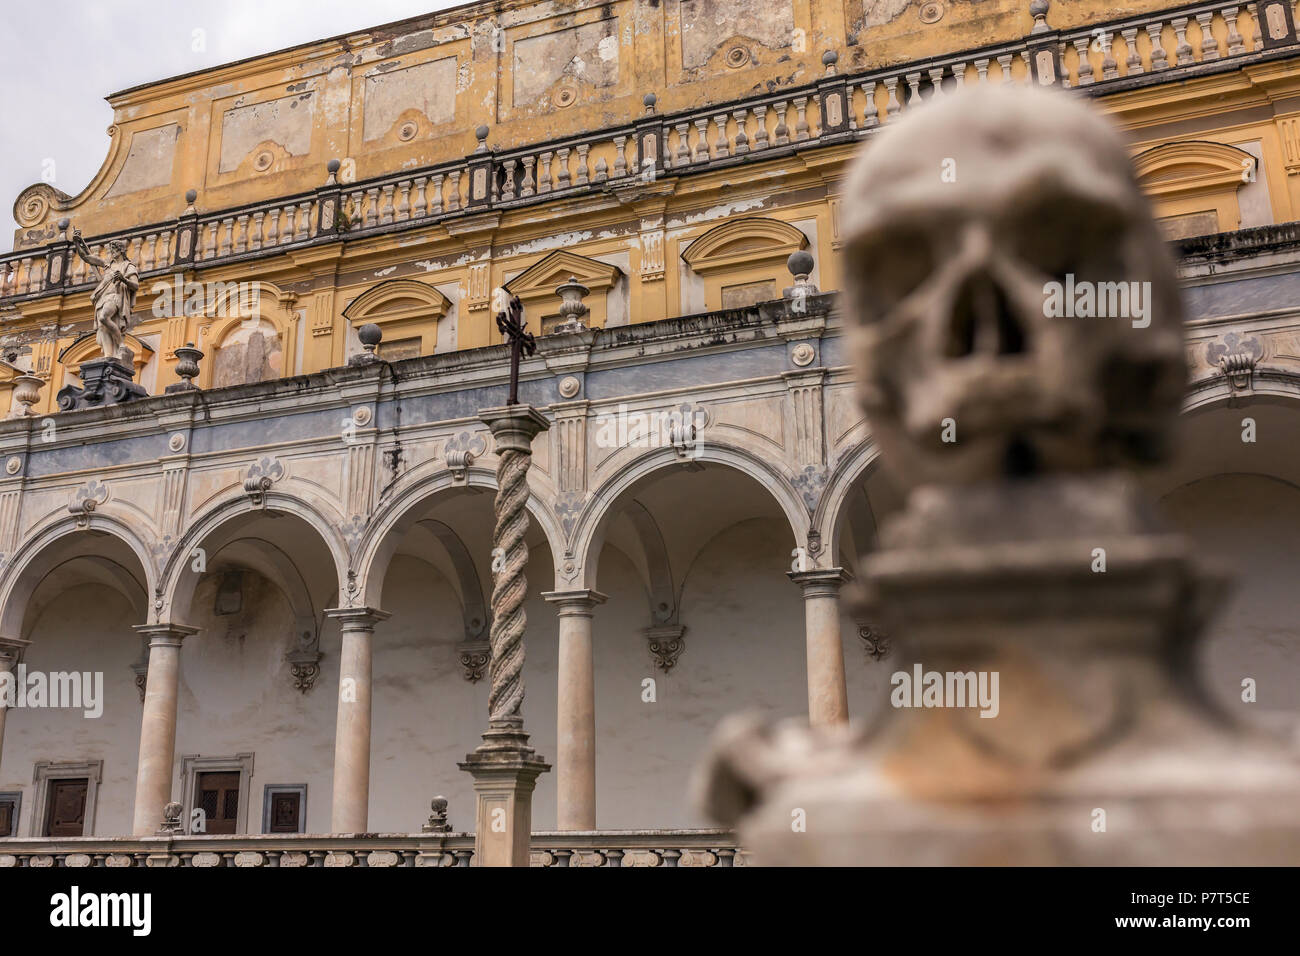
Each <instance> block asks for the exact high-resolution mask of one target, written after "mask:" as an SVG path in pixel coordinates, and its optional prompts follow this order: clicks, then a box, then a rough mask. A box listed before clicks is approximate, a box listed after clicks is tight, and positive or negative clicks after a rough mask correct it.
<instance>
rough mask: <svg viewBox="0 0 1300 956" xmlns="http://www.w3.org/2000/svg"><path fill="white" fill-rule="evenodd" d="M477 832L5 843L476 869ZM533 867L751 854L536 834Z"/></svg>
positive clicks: (673, 840)
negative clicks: (474, 866)
mask: <svg viewBox="0 0 1300 956" xmlns="http://www.w3.org/2000/svg"><path fill="white" fill-rule="evenodd" d="M473 857H474V834H472V833H437V834H429V833H412V834H406V833H370V834H343V835H332V836H325V835H314V834H248V835H235V836H158V837H143V838H141V837H67V838H58V839H55V838H39V839H5V840H0V869H4V868H7V867H23V866H29V867H54V866H60V867H70V868H74V869H75V868H81V867H132V866H134V867H171V866H196V867H218V866H234V867H263V866H270V867H300V866H314V867H347V866H356V867H396V866H404V867H416V866H421V867H423V866H437V867H457V866H471V865H472V864H473ZM532 865H533V866H540V867H547V866H687V867H701V866H735V865H741V866H743V865H745V855H744V852H743V851H742V850H740V849H739V848H738V847H737V846H736V842H735V838H734V836H733V835H732V833H731V832H730V831H728V830H596V831H590V832H563V833H561V832H555V833H534V834H533V842H532Z"/></svg>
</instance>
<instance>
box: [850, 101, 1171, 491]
mask: <svg viewBox="0 0 1300 956" xmlns="http://www.w3.org/2000/svg"><path fill="white" fill-rule="evenodd" d="M842 234H843V236H844V251H845V259H844V269H845V290H846V309H847V317H848V318H847V321H848V323H849V324H850V326H851V327H852V328H853V334H854V336H855V342H856V344H855V350H856V351H855V354H856V364H857V367H858V374H859V382H860V390H859V397H860V400H861V403H862V405H863V408H864V410H865V411H866V414H867V418H868V420H869V422H870V424H871V427H872V430H873V434H874V435H875V437H876V439H877V441H879V443H880V445H881V448H882V452H883V454H884V460H885V463H886V465H887V466H888V467H890V468H891V469H892V470H893V471H894V473H895V475H896V476H897V477H899V478H901V479H902V481H903V482H904V484H906V485H908V486H914V485H922V484H932V483H934V484H956V483H971V482H980V481H988V480H995V479H998V478H1004V477H1028V476H1034V475H1043V474H1048V473H1060V472H1080V471H1091V470H1095V469H1105V468H1113V467H1121V466H1125V465H1132V464H1142V463H1150V462H1156V461H1159V460H1162V459H1163V458H1164V457H1165V456H1166V444H1167V442H1166V439H1167V437H1168V436H1169V434H1170V433H1171V431H1172V423H1173V420H1174V419H1175V417H1176V415H1177V412H1178V408H1179V403H1180V400H1181V397H1182V394H1183V387H1184V380H1185V374H1186V370H1185V359H1184V353H1183V326H1182V321H1183V320H1182V311H1181V304H1180V299H1179V292H1178V287H1177V284H1176V276H1175V272H1174V267H1173V262H1172V258H1171V257H1170V255H1169V254H1168V252H1167V250H1166V249H1165V246H1164V243H1163V241H1162V240H1161V238H1160V236H1159V234H1158V232H1157V229H1156V227H1155V223H1154V221H1153V219H1152V216H1151V212H1150V208H1149V206H1148V204H1147V202H1146V200H1145V198H1144V197H1143V195H1142V193H1141V191H1140V190H1139V188H1138V185H1137V182H1136V180H1135V178H1134V175H1133V172H1132V166H1131V163H1130V161H1129V156H1128V153H1127V151H1126V150H1125V148H1124V146H1123V143H1122V141H1121V139H1120V137H1119V135H1118V133H1117V132H1116V130H1115V129H1113V128H1112V126H1111V125H1110V123H1109V122H1108V121H1106V120H1105V119H1103V118H1102V117H1101V116H1100V115H1099V114H1098V113H1096V112H1095V111H1094V110H1093V109H1092V108H1091V107H1089V106H1086V105H1085V104H1084V102H1083V101H1082V100H1081V99H1079V98H1078V97H1076V96H1074V95H1071V94H1067V93H1063V92H1054V91H1046V90H1040V89H1032V88H1024V87H1011V86H1002V87H989V86H978V87H976V86H972V87H965V88H963V89H960V90H957V91H954V92H952V93H948V94H945V95H943V96H942V97H940V98H938V99H936V100H933V101H931V102H929V103H926V104H924V105H923V106H921V107H920V108H918V109H916V110H915V111H911V110H909V111H908V112H907V113H906V114H905V115H904V116H903V117H901V118H900V119H899V120H898V121H897V124H896V125H893V126H891V127H890V128H889V129H887V130H885V131H884V132H883V133H881V134H880V135H879V138H878V139H876V140H873V141H872V142H871V143H870V144H868V146H867V147H866V149H865V150H864V151H863V153H862V155H861V156H860V157H859V158H858V159H857V160H856V162H855V164H854V165H853V167H852V169H851V170H850V173H849V177H848V181H847V184H846V189H845V194H844V200H843V212H842Z"/></svg>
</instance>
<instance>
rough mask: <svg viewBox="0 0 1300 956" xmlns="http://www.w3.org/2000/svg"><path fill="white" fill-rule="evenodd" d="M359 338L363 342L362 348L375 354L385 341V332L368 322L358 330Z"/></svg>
mask: <svg viewBox="0 0 1300 956" xmlns="http://www.w3.org/2000/svg"><path fill="white" fill-rule="evenodd" d="M357 338H359V339H360V340H361V347H362V348H364V349H365V350H366V351H367V352H370V353H373V352H374V351H375V349H376V348H378V347H379V343H380V342H382V341H383V340H384V330H383V329H381V328H380V327H379V326H377V325H376V324H375V323H373V322H367V323H366V324H365V325H363V326H361V328H359V329H357Z"/></svg>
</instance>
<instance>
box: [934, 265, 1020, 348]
mask: <svg viewBox="0 0 1300 956" xmlns="http://www.w3.org/2000/svg"><path fill="white" fill-rule="evenodd" d="M1024 350H1025V333H1024V327H1023V326H1022V325H1021V324H1020V320H1019V319H1018V318H1017V317H1016V314H1015V312H1014V311H1013V310H1012V308H1011V303H1010V301H1009V300H1008V299H1007V297H1006V295H1005V294H1004V293H1003V291H1002V288H1001V287H1000V286H999V285H998V284H997V283H996V282H994V281H993V279H992V278H990V277H989V276H988V275H986V274H984V273H974V274H972V275H969V276H967V277H966V278H965V279H964V280H962V284H961V287H960V288H959V289H958V290H957V296H956V299H955V300H954V301H953V306H952V316H951V317H950V319H949V325H948V341H947V343H946V345H945V347H944V354H945V355H946V356H947V357H948V358H962V357H964V356H967V355H974V354H975V353H976V352H979V353H981V354H990V353H992V354H997V355H1014V354H1018V353H1020V352H1023V351H1024Z"/></svg>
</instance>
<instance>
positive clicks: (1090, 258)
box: [1001, 194, 1129, 282]
mask: <svg viewBox="0 0 1300 956" xmlns="http://www.w3.org/2000/svg"><path fill="white" fill-rule="evenodd" d="M1061 222H1065V223H1069V224H1070V225H1069V226H1068V227H1067V228H1051V229H1049V228H1047V224H1049V223H1061ZM1001 229H1002V231H1003V235H1006V236H1009V237H1011V242H1012V247H1013V248H1014V250H1015V254H1016V258H1017V259H1018V260H1019V261H1021V262H1023V263H1025V264H1027V265H1029V266H1031V267H1033V268H1034V269H1036V270H1037V271H1038V272H1040V273H1042V274H1043V275H1045V276H1048V277H1049V278H1051V279H1053V280H1055V281H1057V282H1063V281H1065V277H1066V276H1067V275H1072V276H1074V278H1075V280H1076V281H1080V280H1085V279H1086V280H1090V281H1097V282H1105V281H1112V280H1116V279H1119V278H1121V277H1122V276H1123V275H1124V274H1125V273H1126V271H1127V270H1126V269H1125V266H1124V259H1123V255H1122V253H1123V250H1124V248H1125V245H1126V240H1127V233H1128V229H1129V219H1128V215H1127V214H1126V213H1125V212H1124V211H1123V210H1122V209H1119V208H1117V207H1116V206H1114V205H1112V204H1110V203H1102V202H1096V201H1092V200H1089V199H1087V198H1086V197H1080V196H1071V195H1065V196H1062V195H1059V194H1057V195H1053V196H1048V197H1045V198H1044V199H1043V200H1042V201H1038V202H1034V203H1030V204H1027V205H1022V206H1018V207H1016V208H1015V209H1014V211H1013V213H1012V214H1011V215H1010V216H1008V217H1007V218H1006V219H1005V220H1004V221H1003V223H1002V226H1001Z"/></svg>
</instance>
